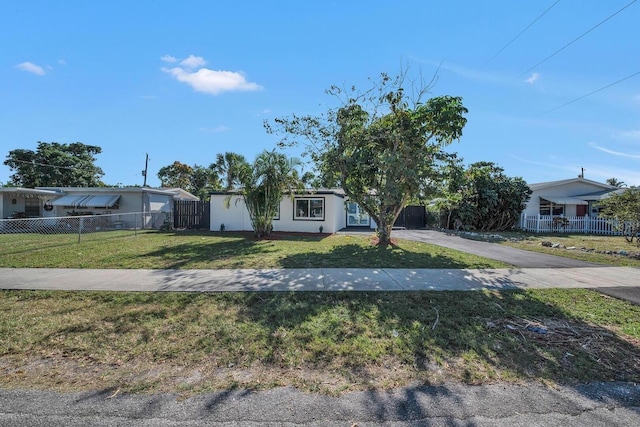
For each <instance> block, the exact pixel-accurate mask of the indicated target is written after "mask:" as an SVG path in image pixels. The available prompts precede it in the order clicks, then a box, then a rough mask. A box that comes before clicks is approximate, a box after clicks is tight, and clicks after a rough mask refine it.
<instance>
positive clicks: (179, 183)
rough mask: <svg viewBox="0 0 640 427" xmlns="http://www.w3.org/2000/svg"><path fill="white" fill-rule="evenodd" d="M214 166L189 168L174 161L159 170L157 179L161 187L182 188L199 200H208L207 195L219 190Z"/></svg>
mask: <svg viewBox="0 0 640 427" xmlns="http://www.w3.org/2000/svg"><path fill="white" fill-rule="evenodd" d="M214 166H215V165H211V166H209V167H208V168H207V167H204V166H200V165H197V164H196V165H193V166H189V165H187V164H184V163H181V162H179V161H177V160H176V161H175V162H173V164H171V165H169V166H164V167H162V168H160V170H159V171H158V178H159V179H160V181H161V183H162V186H163V187H169V188H174V187H177V188H182V189H184V190H187V191H188V192H190V193H191V194H193V195H195V196H197V197H199V198H200V200H208V199H209V193H210V192H211V191H212V190H217V189H219V188H220V180H219V179H218V173H217V169H215V167H214Z"/></svg>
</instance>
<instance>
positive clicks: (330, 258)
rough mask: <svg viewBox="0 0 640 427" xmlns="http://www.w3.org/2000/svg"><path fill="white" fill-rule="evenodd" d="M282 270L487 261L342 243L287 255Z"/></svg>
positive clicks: (446, 253) (447, 265)
mask: <svg viewBox="0 0 640 427" xmlns="http://www.w3.org/2000/svg"><path fill="white" fill-rule="evenodd" d="M280 263H281V267H283V268H412V269H418V268H489V267H491V266H492V265H494V264H493V262H492V261H490V260H483V259H482V258H480V257H475V256H469V255H462V254H461V256H457V252H456V251H453V250H447V249H442V248H437V249H435V250H425V251H414V250H410V249H405V248H404V247H403V246H402V245H395V246H389V247H386V248H383V247H380V246H377V245H367V246H362V245H358V244H355V243H350V244H342V245H338V246H335V247H333V248H331V249H330V250H329V251H328V252H325V251H307V252H304V253H296V254H288V255H286V256H285V257H283V258H282V260H281V261H280Z"/></svg>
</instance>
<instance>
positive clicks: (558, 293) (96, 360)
mask: <svg viewBox="0 0 640 427" xmlns="http://www.w3.org/2000/svg"><path fill="white" fill-rule="evenodd" d="M530 324H532V325H535V326H542V327H545V328H547V330H548V333H547V334H539V333H536V332H533V331H530V330H528V329H527V326H528V325H530ZM639 342H640V307H638V306H634V305H632V304H629V303H626V302H623V301H619V300H616V299H613V298H610V297H606V296H603V295H600V294H598V293H597V292H594V291H589V290H528V291H524V290H512V291H501V292H489V291H485V292H480V291H478V292H402V293H393V292H390V293H384V292H358V293H220V294H201V293H109V292H43V291H3V292H0V369H2V373H3V375H2V376H0V387H5V388H6V387H9V388H11V387H20V388H29V387H37V388H44V389H55V390H65V391H69V390H87V389H105V388H111V389H113V391H114V392H115V391H116V390H121V391H128V392H149V393H151V392H167V391H169V392H179V393H182V394H185V395H189V394H193V393H199V392H207V391H211V390H218V389H228V388H232V387H242V388H255V389H264V388H271V387H275V386H288V385H290V386H295V387H299V388H301V389H303V390H306V391H315V392H323V393H330V394H339V393H341V392H343V391H346V390H361V389H367V388H389V387H398V386H404V385H408V384H411V383H415V382H419V383H427V384H438V383H442V382H451V381H453V382H461V383H466V384H484V383H494V382H499V381H505V382H522V381H543V382H548V383H565V384H573V383H578V382H588V381H610V380H619V381H633V382H638V381H640V348H639V347H638V343H639Z"/></svg>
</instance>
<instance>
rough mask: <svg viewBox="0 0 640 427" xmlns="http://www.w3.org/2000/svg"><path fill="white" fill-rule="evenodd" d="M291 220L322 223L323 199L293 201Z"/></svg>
mask: <svg viewBox="0 0 640 427" xmlns="http://www.w3.org/2000/svg"><path fill="white" fill-rule="evenodd" d="M293 219H301V220H309V221H324V198H318V199H295V203H294V211H293Z"/></svg>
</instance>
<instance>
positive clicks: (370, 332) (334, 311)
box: [238, 290, 640, 415]
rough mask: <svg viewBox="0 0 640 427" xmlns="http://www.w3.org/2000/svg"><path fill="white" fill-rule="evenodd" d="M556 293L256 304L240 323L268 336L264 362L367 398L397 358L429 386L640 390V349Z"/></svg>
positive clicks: (366, 295) (278, 297) (337, 296)
mask: <svg viewBox="0 0 640 427" xmlns="http://www.w3.org/2000/svg"><path fill="white" fill-rule="evenodd" d="M553 292H555V291H554V290H548V291H523V290H503V291H491V292H488V291H487V292H478V291H476V292H457V291H445V292H431V291H429V292H393V293H384V292H375V293H371V292H358V293H351V292H344V293H288V294H266V295H265V294H251V295H247V296H246V298H245V299H244V300H243V303H242V304H241V306H242V311H241V312H240V314H241V316H242V317H239V319H238V320H239V321H241V322H244V321H249V322H257V323H259V324H260V325H261V326H262V327H263V328H265V329H266V330H267V331H268V334H267V335H268V346H269V347H270V351H269V354H271V355H272V358H271V359H270V360H266V361H263V362H267V363H268V364H273V365H274V366H294V365H298V366H299V367H300V368H301V369H311V370H314V371H322V372H332V373H333V374H334V375H337V376H341V377H343V379H344V381H345V382H347V383H355V384H359V385H360V386H364V387H365V388H366V387H371V388H376V387H379V386H380V384H381V381H380V379H381V378H384V377H385V376H388V375H391V376H392V375H393V373H392V371H393V369H392V368H393V366H392V367H391V369H389V367H385V364H388V363H390V362H389V360H390V358H391V360H393V363H395V364H396V366H399V367H400V368H401V369H403V370H408V371H409V372H410V375H409V377H410V378H411V379H413V380H417V381H419V382H422V383H426V384H429V383H430V382H431V381H433V380H434V378H435V379H436V382H437V378H439V376H442V375H444V378H446V379H453V380H456V381H461V382H463V383H466V384H483V383H492V382H495V381H500V380H507V381H521V380H523V379H524V380H533V381H543V382H553V383H558V384H566V385H574V384H584V383H591V382H594V381H624V382H638V381H640V349H639V348H638V346H637V345H636V344H634V343H633V342H631V341H629V340H627V339H623V338H622V337H621V336H619V335H617V334H616V333H614V332H612V330H610V329H607V328H604V327H601V326H597V325H594V324H592V323H587V322H585V321H584V320H581V319H580V318H577V317H576V316H574V315H573V314H572V313H571V311H570V310H567V309H566V308H561V307H560V306H559V305H556V304H554V302H553V301H554V297H553ZM561 292H562V291H561ZM573 293H574V294H575V293H576V292H573ZM573 298H582V299H584V298H598V294H596V293H594V292H592V291H581V292H578V293H577V294H576V295H575V296H573ZM628 310H631V311H633V312H632V313H630V314H628V317H629V318H633V317H634V316H635V318H636V319H637V318H638V316H640V310H638V309H637V308H635V307H631V308H629V309H628ZM291 348H296V349H299V351H298V352H297V353H295V354H292V353H291V351H290V349H291ZM296 354H297V356H296ZM336 362H337V363H338V364H336ZM390 379H391V380H392V379H393V378H390ZM445 389H446V387H445ZM440 392H442V390H440ZM376 393H378V392H371V396H370V398H371V399H372V407H371V408H372V410H374V409H375V408H379V405H377V404H376V399H377V398H376V396H380V395H379V394H376ZM379 398H380V399H381V397H379ZM405 398H407V399H414V400H415V399H416V396H411V395H407V396H405ZM414 415H415V414H414ZM417 415H425V414H417Z"/></svg>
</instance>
